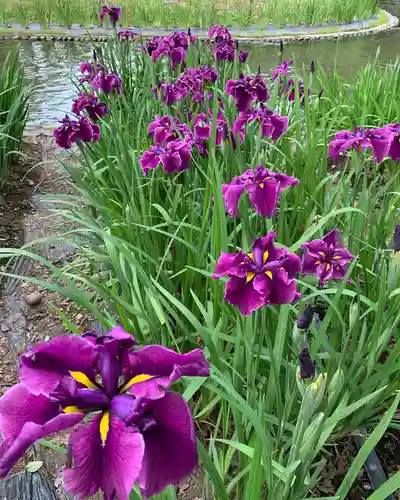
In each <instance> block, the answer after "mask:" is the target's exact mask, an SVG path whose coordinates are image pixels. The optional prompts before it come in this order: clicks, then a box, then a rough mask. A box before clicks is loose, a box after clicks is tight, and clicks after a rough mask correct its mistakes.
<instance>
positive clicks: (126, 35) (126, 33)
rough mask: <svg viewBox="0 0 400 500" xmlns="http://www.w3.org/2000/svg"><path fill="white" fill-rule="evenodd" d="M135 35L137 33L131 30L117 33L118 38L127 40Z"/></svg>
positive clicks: (137, 34)
mask: <svg viewBox="0 0 400 500" xmlns="http://www.w3.org/2000/svg"><path fill="white" fill-rule="evenodd" d="M136 36H139V33H136V32H135V31H132V30H126V31H120V32H119V33H118V40H121V39H124V40H127V39H128V38H135V37H136Z"/></svg>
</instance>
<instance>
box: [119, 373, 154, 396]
mask: <svg viewBox="0 0 400 500" xmlns="http://www.w3.org/2000/svg"><path fill="white" fill-rule="evenodd" d="M151 378H153V375H145V374H143V375H136V377H133V378H131V379H130V380H129V382H127V383H126V384H125V385H124V387H123V388H122V389H121V390H120V391H119V392H120V393H121V392H126V391H127V390H128V389H129V387H132V385H134V384H138V383H139V382H145V381H146V380H150V379H151Z"/></svg>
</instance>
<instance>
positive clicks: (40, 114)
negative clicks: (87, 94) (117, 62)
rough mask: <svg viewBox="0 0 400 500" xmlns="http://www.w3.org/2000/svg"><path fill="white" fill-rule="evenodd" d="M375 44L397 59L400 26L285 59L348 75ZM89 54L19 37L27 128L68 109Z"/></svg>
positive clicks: (83, 47) (390, 4)
mask: <svg viewBox="0 0 400 500" xmlns="http://www.w3.org/2000/svg"><path fill="white" fill-rule="evenodd" d="M382 6H383V8H386V9H387V10H389V11H390V12H392V13H393V14H394V15H397V16H400V0H386V1H385V2H382ZM11 43H19V42H11ZM9 48H10V41H0V63H1V62H2V61H3V60H4V59H5V57H6V54H7V52H8V50H9ZM243 48H244V47H243ZM378 48H380V59H381V61H382V62H387V61H390V60H393V59H395V57H396V56H397V55H398V52H399V48H400V28H398V29H395V30H393V31H391V32H389V33H383V34H382V35H377V36H365V37H356V38H349V39H344V40H342V41H329V40H327V41H323V42H321V41H315V42H308V43H307V42H306V43H301V44H292V45H290V44H288V45H286V46H285V53H284V57H285V59H289V58H290V57H292V56H294V58H295V60H296V64H297V66H298V67H301V66H302V65H303V64H307V65H308V64H309V62H310V61H311V60H316V61H319V62H320V64H323V65H324V67H325V68H327V69H329V68H330V67H332V65H333V62H334V60H335V59H336V60H337V68H338V71H339V72H340V73H341V74H342V76H343V77H345V78H347V79H349V78H351V77H352V76H353V75H354V74H355V72H356V71H357V70H358V68H360V67H361V66H364V65H365V64H366V63H367V62H368V60H369V59H371V58H373V57H375V54H376V51H377V50H378ZM248 49H249V50H250V51H251V59H250V64H251V66H252V68H253V69H254V70H257V68H258V67H259V66H260V68H261V71H263V72H267V71H269V70H270V69H271V68H272V67H274V66H275V65H276V63H277V58H278V48H277V46H275V45H267V46H254V45H252V46H250V47H248ZM89 55H90V46H89V45H88V44H85V43H69V42H37V41H34V42H29V41H23V42H21V58H22V60H23V62H24V64H25V68H26V79H27V83H33V84H34V88H35V90H34V93H33V97H32V100H31V112H30V122H29V126H30V127H34V128H36V127H51V126H52V125H54V123H55V122H56V121H57V120H59V119H60V118H62V116H63V115H64V114H65V113H66V112H69V111H70V109H71V101H72V98H73V96H74V95H75V93H76V92H75V89H74V85H73V83H72V82H71V77H72V76H73V75H75V76H76V75H77V74H78V66H79V62H81V61H83V60H86V59H87V58H88V57H89Z"/></svg>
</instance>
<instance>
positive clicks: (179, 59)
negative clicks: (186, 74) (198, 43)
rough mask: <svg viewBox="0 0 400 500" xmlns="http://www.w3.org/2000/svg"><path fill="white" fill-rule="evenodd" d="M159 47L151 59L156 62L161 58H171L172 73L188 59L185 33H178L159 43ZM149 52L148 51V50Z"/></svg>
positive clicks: (153, 52) (152, 52) (153, 51)
mask: <svg viewBox="0 0 400 500" xmlns="http://www.w3.org/2000/svg"><path fill="white" fill-rule="evenodd" d="M157 43H158V45H157V47H156V48H155V49H154V50H152V51H151V59H152V61H153V62H156V61H157V60H158V59H160V58H161V57H169V59H170V61H171V68H172V71H174V70H175V68H176V67H177V66H178V64H181V63H183V62H184V61H185V59H186V48H187V46H188V41H187V35H186V33H185V32H178V31H176V32H175V33H174V34H173V35H171V36H170V37H165V38H162V39H161V40H159V41H157ZM147 50H148V49H147Z"/></svg>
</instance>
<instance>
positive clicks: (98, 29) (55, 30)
mask: <svg viewBox="0 0 400 500" xmlns="http://www.w3.org/2000/svg"><path fill="white" fill-rule="evenodd" d="M397 23H398V19H397V18H396V17H395V16H393V15H392V14H390V13H388V12H386V11H385V10H382V9H380V10H379V11H378V14H377V15H375V16H374V18H371V19H369V20H364V21H363V22H362V23H359V24H358V26H359V27H357V25H355V24H354V23H352V24H348V25H341V26H339V25H335V24H332V23H331V24H327V25H321V26H318V27H313V26H306V25H304V26H303V25H298V26H285V27H282V28H275V27H272V26H267V28H266V29H261V28H260V29H257V28H254V27H250V28H236V29H233V35H232V36H233V38H234V39H236V40H242V41H245V42H246V43H258V42H260V43H263V42H266V43H279V42H280V41H281V40H282V41H287V42H302V41H307V40H318V39H328V38H345V37H349V36H362V35H368V34H372V33H376V32H379V31H386V30H389V29H392V28H393V27H394V26H396V25H397ZM135 29H137V30H138V34H139V35H140V36H141V37H142V38H143V39H146V38H151V37H152V36H154V34H155V33H157V35H158V36H168V35H170V34H172V33H173V32H174V31H176V30H177V29H178V30H179V29H182V28H181V27H179V28H176V27H173V28H163V27H152V28H147V27H143V28H140V27H138V28H135ZM191 29H192V32H193V33H194V34H196V36H197V38H199V39H200V40H205V41H207V31H206V30H204V29H202V28H196V27H192V28H191ZM117 31H118V32H123V31H124V28H123V27H122V26H120V27H117ZM111 33H112V29H111V28H110V27H103V26H95V25H93V26H90V27H83V25H74V26H73V27H72V28H71V29H69V28H65V27H62V26H57V25H50V27H49V28H42V26H41V25H29V26H26V27H25V29H23V28H22V26H18V25H11V24H9V25H8V27H7V28H4V27H3V28H2V27H0V39H1V38H3V39H21V40H26V39H30V40H48V41H51V40H52V41H85V40H92V41H94V42H100V41H102V42H105V41H107V39H108V36H109V35H110V34H111Z"/></svg>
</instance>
